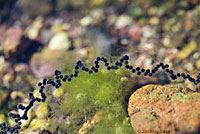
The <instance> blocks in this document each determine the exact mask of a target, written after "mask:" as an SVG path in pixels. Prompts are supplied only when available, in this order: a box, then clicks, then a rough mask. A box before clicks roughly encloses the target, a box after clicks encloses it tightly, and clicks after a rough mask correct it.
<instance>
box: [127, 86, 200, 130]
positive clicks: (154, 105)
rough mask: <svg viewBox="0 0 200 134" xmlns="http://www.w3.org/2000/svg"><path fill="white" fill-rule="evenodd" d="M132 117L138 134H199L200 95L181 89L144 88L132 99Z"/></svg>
mask: <svg viewBox="0 0 200 134" xmlns="http://www.w3.org/2000/svg"><path fill="white" fill-rule="evenodd" d="M128 113H129V116H130V121H131V124H132V127H133V129H134V130H135V131H136V132H137V131H138V132H139V131H140V130H158V131H159V130H166V131H170V133H191V132H193V133H198V128H199V123H200V93H199V92H194V91H192V90H190V89H188V88H185V87H184V86H177V85H166V86H159V85H147V86H143V87H142V88H140V89H138V90H137V91H136V92H134V93H133V94H132V95H131V97H130V99H129V104H128Z"/></svg>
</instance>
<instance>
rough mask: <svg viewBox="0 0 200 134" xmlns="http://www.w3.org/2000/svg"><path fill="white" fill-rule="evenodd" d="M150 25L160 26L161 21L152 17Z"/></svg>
mask: <svg viewBox="0 0 200 134" xmlns="http://www.w3.org/2000/svg"><path fill="white" fill-rule="evenodd" d="M149 23H150V24H151V25H158V24H159V23H160V20H159V18H158V17H152V18H150V20H149Z"/></svg>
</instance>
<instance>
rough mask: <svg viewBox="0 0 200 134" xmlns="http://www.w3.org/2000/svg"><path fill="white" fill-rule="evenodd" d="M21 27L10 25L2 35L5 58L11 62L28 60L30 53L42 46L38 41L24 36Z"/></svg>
mask: <svg viewBox="0 0 200 134" xmlns="http://www.w3.org/2000/svg"><path fill="white" fill-rule="evenodd" d="M23 34H24V32H23V31H22V29H21V28H18V27H11V28H9V29H8V30H7V31H6V33H5V36H4V41H3V43H2V46H3V49H4V53H5V59H7V60H9V61H12V62H28V61H29V59H30V58H31V56H32V54H33V53H35V52H37V51H38V50H39V49H41V48H42V47H43V44H42V43H40V42H39V41H35V40H30V39H29V38H27V37H25V36H24V35H23Z"/></svg>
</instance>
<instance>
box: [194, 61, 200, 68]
mask: <svg viewBox="0 0 200 134" xmlns="http://www.w3.org/2000/svg"><path fill="white" fill-rule="evenodd" d="M195 65H196V68H197V69H200V60H197V61H196V63H195Z"/></svg>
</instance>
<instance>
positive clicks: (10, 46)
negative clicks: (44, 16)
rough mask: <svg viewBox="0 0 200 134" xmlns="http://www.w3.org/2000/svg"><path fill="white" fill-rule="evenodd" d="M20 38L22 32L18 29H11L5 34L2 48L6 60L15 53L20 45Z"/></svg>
mask: <svg viewBox="0 0 200 134" xmlns="http://www.w3.org/2000/svg"><path fill="white" fill-rule="evenodd" d="M22 36H23V30H22V29H21V28H19V27H11V28H9V29H8V30H7V31H6V32H5V34H4V37H3V42H2V46H3V50H4V53H5V57H6V58H8V57H10V55H12V53H14V52H16V50H17V47H18V45H20V39H21V37H22Z"/></svg>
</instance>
